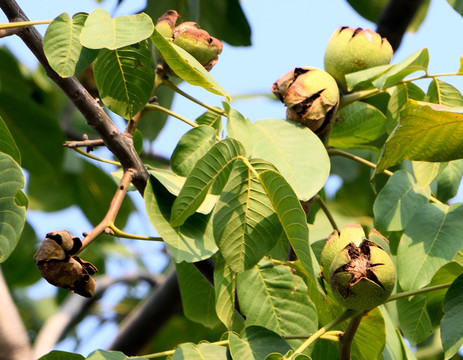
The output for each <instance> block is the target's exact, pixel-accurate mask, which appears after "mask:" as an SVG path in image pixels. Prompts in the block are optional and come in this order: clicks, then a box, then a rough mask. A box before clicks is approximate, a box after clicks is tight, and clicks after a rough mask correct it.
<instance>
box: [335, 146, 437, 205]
mask: <svg viewBox="0 0 463 360" xmlns="http://www.w3.org/2000/svg"><path fill="white" fill-rule="evenodd" d="M327 151H328V154H330V155H331V156H342V157H345V158H347V159H351V160H354V161H357V162H359V163H361V164H364V165H366V166H369V167H371V168H372V169H376V164H374V163H372V162H371V161H368V160H366V159H364V158H361V157H360V156H356V155H353V154H350V153H348V152H346V151H342V150H340V149H335V148H328V149H327ZM383 174H386V175H388V176H392V175H394V173H393V172H392V171H389V170H384V171H383ZM429 200H431V201H432V202H433V203H435V204H440V205H444V203H443V202H442V201H440V200H439V199H437V198H435V197H434V196H430V197H429Z"/></svg>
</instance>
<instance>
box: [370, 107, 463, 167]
mask: <svg viewBox="0 0 463 360" xmlns="http://www.w3.org/2000/svg"><path fill="white" fill-rule="evenodd" d="M431 106H432V105H431V104H430V105H422V104H420V103H418V102H416V101H409V102H408V104H407V107H406V109H405V110H404V111H402V113H401V120H400V125H399V126H398V127H397V128H396V130H395V131H394V132H393V133H392V134H391V135H390V137H389V138H388V139H387V141H386V143H385V147H384V151H383V154H382V155H381V158H380V161H379V162H378V166H377V168H376V172H377V173H380V172H382V171H384V170H385V169H387V168H388V167H390V166H393V165H396V164H398V163H400V162H401V161H402V160H418V161H431V162H445V161H450V160H456V159H460V158H463V147H462V146H461V142H460V139H461V138H462V137H463V114H458V113H453V112H451V111H445V110H443V111H440V110H436V109H433V108H432V107H431ZM436 106H440V105H434V107H436ZM445 109H449V110H450V108H445Z"/></svg>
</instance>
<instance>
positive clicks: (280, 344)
mask: <svg viewBox="0 0 463 360" xmlns="http://www.w3.org/2000/svg"><path fill="white" fill-rule="evenodd" d="M228 341H229V342H230V353H231V356H232V357H233V359H246V360H261V359H265V358H266V356H267V355H268V354H270V353H274V352H278V353H282V354H285V353H286V352H288V351H289V350H291V346H289V345H288V343H287V342H286V341H285V340H283V338H282V337H281V336H279V335H278V334H276V333H275V332H273V331H270V330H268V329H266V328H265V327H261V326H249V327H247V328H246V329H244V330H243V331H242V332H241V334H240V336H237V335H236V334H234V333H232V332H230V333H229V335H228Z"/></svg>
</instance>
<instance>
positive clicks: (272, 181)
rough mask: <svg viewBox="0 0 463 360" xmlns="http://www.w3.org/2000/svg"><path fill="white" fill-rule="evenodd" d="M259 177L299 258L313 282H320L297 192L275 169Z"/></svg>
mask: <svg viewBox="0 0 463 360" xmlns="http://www.w3.org/2000/svg"><path fill="white" fill-rule="evenodd" d="M259 178H260V181H261V183H262V186H263V187H264V189H265V192H266V193H267V196H268V197H269V199H270V201H271V202H272V204H273V208H274V210H275V212H276V213H277V215H278V218H279V220H280V224H281V226H282V227H283V231H284V233H285V235H286V237H287V239H288V240H289V242H290V243H291V246H292V248H293V249H294V251H295V253H296V255H297V258H298V259H299V261H300V262H301V263H302V266H303V267H304V270H305V271H306V272H307V275H308V276H309V277H310V278H311V280H312V282H313V283H314V284H318V283H319V280H320V278H319V277H320V275H319V274H320V272H321V270H320V266H319V264H318V262H317V260H316V259H315V255H314V253H313V251H312V248H311V247H310V245H309V228H308V226H307V222H306V214H305V212H304V210H303V209H302V206H301V204H300V202H299V200H298V199H297V197H296V194H295V193H294V191H293V189H292V188H291V186H289V184H288V183H287V182H286V180H285V179H284V178H283V177H282V176H281V175H280V174H278V173H277V172H275V171H272V170H267V171H264V172H262V173H261V174H259Z"/></svg>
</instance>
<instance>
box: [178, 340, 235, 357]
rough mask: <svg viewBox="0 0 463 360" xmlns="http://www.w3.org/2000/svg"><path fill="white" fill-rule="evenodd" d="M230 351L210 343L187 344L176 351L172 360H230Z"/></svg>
mask: <svg viewBox="0 0 463 360" xmlns="http://www.w3.org/2000/svg"><path fill="white" fill-rule="evenodd" d="M229 359H230V358H229V356H228V349H227V348H226V347H225V346H219V345H214V344H208V343H201V344H199V345H195V344H192V343H186V344H182V345H180V346H179V347H178V348H177V349H175V352H174V355H173V357H172V360H229Z"/></svg>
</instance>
